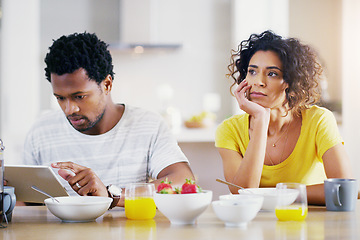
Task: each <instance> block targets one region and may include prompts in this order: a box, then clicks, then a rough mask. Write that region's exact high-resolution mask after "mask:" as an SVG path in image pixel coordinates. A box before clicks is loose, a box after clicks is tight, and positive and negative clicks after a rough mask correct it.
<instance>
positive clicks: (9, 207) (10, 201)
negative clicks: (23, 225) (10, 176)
mask: <svg viewBox="0 0 360 240" xmlns="http://www.w3.org/2000/svg"><path fill="white" fill-rule="evenodd" d="M15 204H16V196H15V188H14V187H11V186H4V199H3V209H4V215H3V216H2V221H3V222H6V220H7V222H11V219H12V213H13V210H14V207H15ZM5 216H6V219H5Z"/></svg>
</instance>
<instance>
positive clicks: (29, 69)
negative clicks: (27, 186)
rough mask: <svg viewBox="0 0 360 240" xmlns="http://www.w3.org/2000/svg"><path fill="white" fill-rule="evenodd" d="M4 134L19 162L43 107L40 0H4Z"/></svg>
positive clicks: (10, 159) (9, 153)
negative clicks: (40, 61)
mask: <svg viewBox="0 0 360 240" xmlns="http://www.w3.org/2000/svg"><path fill="white" fill-rule="evenodd" d="M2 13H3V16H2V19H1V21H2V28H1V31H2V33H1V38H2V39H1V75H0V79H1V89H0V91H1V94H0V96H1V102H0V107H1V120H0V129H1V138H2V140H3V141H4V145H5V147H6V150H5V161H6V162H7V163H16V162H17V160H19V159H20V158H21V149H22V146H23V141H24V137H25V134H26V132H27V131H28V129H29V128H30V126H31V124H32V123H33V121H34V120H35V118H36V116H37V114H38V112H39V108H40V96H39V92H40V88H39V80H40V77H39V71H40V64H39V57H40V51H39V36H40V31H39V30H40V29H39V16H40V15H39V0H2Z"/></svg>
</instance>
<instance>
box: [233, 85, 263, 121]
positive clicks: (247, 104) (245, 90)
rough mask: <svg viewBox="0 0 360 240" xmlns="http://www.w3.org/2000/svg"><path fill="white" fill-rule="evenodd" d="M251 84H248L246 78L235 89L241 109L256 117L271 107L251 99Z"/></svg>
mask: <svg viewBox="0 0 360 240" xmlns="http://www.w3.org/2000/svg"><path fill="white" fill-rule="evenodd" d="M250 89H251V86H250V85H249V84H248V82H247V81H246V80H244V81H242V82H241V83H240V84H239V86H238V87H237V88H236V89H235V91H234V95H235V98H236V100H237V102H238V104H239V107H240V109H241V110H243V111H245V112H246V113H248V114H249V115H251V116H254V117H256V116H257V115H258V114H260V115H262V114H264V113H267V112H269V109H266V108H264V107H262V106H260V105H259V104H257V103H255V102H252V101H250V100H249V99H248V98H249V95H248V94H249V92H250ZM246 95H247V96H246Z"/></svg>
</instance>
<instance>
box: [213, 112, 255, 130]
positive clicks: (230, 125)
mask: <svg viewBox="0 0 360 240" xmlns="http://www.w3.org/2000/svg"><path fill="white" fill-rule="evenodd" d="M248 119H249V114H247V113H244V114H239V115H233V116H231V117H229V118H227V119H225V120H224V121H222V123H220V124H219V126H218V127H217V132H224V131H231V132H232V131H233V130H234V129H236V131H238V130H239V129H240V128H243V126H244V124H246V123H248Z"/></svg>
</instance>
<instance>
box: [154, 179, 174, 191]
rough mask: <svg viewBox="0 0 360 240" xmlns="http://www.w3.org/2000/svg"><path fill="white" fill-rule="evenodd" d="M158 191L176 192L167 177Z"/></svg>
mask: <svg viewBox="0 0 360 240" xmlns="http://www.w3.org/2000/svg"><path fill="white" fill-rule="evenodd" d="M157 192H158V193H162V194H174V193H175V192H174V190H173V188H172V186H171V182H169V181H168V179H167V178H166V179H165V180H164V181H162V182H161V183H160V184H159V185H158V188H157Z"/></svg>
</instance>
